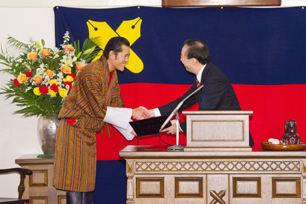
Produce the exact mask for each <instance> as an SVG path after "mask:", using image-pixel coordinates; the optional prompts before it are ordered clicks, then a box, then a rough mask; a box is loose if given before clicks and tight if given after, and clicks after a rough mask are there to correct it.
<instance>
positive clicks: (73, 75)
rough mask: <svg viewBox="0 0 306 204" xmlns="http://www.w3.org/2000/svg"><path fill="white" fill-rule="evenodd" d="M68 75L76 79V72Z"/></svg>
mask: <svg viewBox="0 0 306 204" xmlns="http://www.w3.org/2000/svg"><path fill="white" fill-rule="evenodd" d="M67 75H68V76H72V77H73V80H75V77H76V76H75V74H74V73H71V74H67Z"/></svg>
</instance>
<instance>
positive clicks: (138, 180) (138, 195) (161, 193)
mask: <svg viewBox="0 0 306 204" xmlns="http://www.w3.org/2000/svg"><path fill="white" fill-rule="evenodd" d="M141 182H159V185H160V189H159V194H142V193H141V192H140V190H141V189H140V183H141ZM136 198H164V177H153V178H151V177H149V178H148V177H146V178H136Z"/></svg>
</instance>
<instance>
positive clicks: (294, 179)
mask: <svg viewBox="0 0 306 204" xmlns="http://www.w3.org/2000/svg"><path fill="white" fill-rule="evenodd" d="M277 182H295V185H296V187H295V188H296V193H293V194H289V193H288V194H277V193H276V188H277ZM300 186H301V178H299V177H278V178H275V177H272V198H300V197H301V188H300Z"/></svg>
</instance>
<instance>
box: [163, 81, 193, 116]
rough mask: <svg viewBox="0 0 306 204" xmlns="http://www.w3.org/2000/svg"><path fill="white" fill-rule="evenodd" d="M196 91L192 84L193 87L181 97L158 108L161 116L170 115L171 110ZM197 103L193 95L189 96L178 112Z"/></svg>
mask: <svg viewBox="0 0 306 204" xmlns="http://www.w3.org/2000/svg"><path fill="white" fill-rule="evenodd" d="M195 90H196V85H195V83H194V84H193V86H192V87H191V88H190V89H189V90H188V91H187V92H186V93H185V94H184V95H183V96H181V97H179V98H178V99H176V100H174V101H172V102H170V103H168V104H166V105H164V106H161V107H158V109H159V111H160V113H161V115H170V113H171V112H172V111H173V109H174V108H175V107H176V106H177V105H178V104H179V103H180V102H181V101H182V100H183V99H184V98H186V97H187V96H188V95H189V94H191V93H192V92H193V91H195ZM196 102H197V98H196V96H195V95H193V96H191V97H190V98H189V99H187V100H186V101H185V102H184V104H183V105H182V107H181V108H180V109H179V111H182V110H184V109H186V108H188V107H190V106H192V105H193V104H195V103H196Z"/></svg>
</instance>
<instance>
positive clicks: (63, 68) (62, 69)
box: [61, 65, 71, 74]
mask: <svg viewBox="0 0 306 204" xmlns="http://www.w3.org/2000/svg"><path fill="white" fill-rule="evenodd" d="M61 71H62V72H63V74H71V68H70V67H68V66H66V65H63V66H61Z"/></svg>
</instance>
